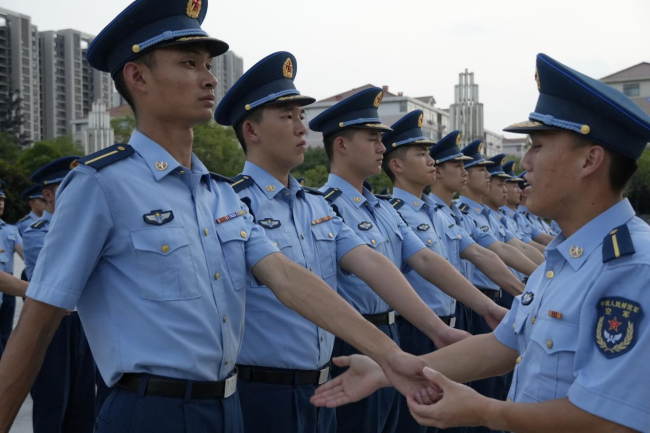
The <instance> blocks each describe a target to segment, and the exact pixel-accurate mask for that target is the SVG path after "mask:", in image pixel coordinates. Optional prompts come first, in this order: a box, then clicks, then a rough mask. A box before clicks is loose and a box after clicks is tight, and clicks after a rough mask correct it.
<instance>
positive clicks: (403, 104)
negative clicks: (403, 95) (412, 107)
mask: <svg viewBox="0 0 650 433" xmlns="http://www.w3.org/2000/svg"><path fill="white" fill-rule="evenodd" d="M407 108H408V104H407V102H406V101H399V111H400V113H405V112H406V110H407Z"/></svg>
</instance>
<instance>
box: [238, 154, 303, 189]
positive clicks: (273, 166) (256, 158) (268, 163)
mask: <svg viewBox="0 0 650 433" xmlns="http://www.w3.org/2000/svg"><path fill="white" fill-rule="evenodd" d="M249 153H250V152H249ZM247 160H248V161H250V162H252V163H253V164H255V165H256V166H258V167H259V168H261V169H263V170H264V171H266V172H267V173H269V174H270V175H271V176H273V178H274V179H275V180H277V181H278V182H280V183H281V184H282V185H284V186H285V187H287V188H288V187H289V172H290V171H291V169H292V168H295V167H287V166H286V165H285V164H282V163H281V162H279V161H276V160H274V159H272V158H270V157H269V156H268V155H256V154H249V155H248V157H247Z"/></svg>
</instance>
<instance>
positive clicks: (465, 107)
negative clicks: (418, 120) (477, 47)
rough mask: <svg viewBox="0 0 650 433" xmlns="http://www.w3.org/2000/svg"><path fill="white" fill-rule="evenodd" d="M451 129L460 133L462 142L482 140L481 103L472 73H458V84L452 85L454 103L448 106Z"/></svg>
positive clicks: (483, 132) (483, 137)
mask: <svg viewBox="0 0 650 433" xmlns="http://www.w3.org/2000/svg"><path fill="white" fill-rule="evenodd" d="M449 116H450V121H451V129H452V130H454V129H457V130H459V131H460V132H461V134H462V139H461V140H462V144H463V145H466V144H468V143H471V142H472V141H474V140H479V139H481V140H484V139H485V130H484V128H483V104H482V103H481V102H479V95H478V84H476V83H474V73H473V72H468V71H467V69H465V72H461V73H460V74H458V84H456V85H455V86H454V103H453V104H452V105H451V106H450V107H449Z"/></svg>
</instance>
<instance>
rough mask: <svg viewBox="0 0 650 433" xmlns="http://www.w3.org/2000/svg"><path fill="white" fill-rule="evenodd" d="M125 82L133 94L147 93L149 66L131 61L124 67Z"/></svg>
mask: <svg viewBox="0 0 650 433" xmlns="http://www.w3.org/2000/svg"><path fill="white" fill-rule="evenodd" d="M122 73H123V74H124V83H125V84H126V87H127V88H128V89H129V91H130V92H131V94H134V93H143V92H144V93H146V91H147V78H148V77H147V75H148V73H149V68H147V66H146V65H144V64H141V63H134V62H129V63H127V64H126V65H124V68H122Z"/></svg>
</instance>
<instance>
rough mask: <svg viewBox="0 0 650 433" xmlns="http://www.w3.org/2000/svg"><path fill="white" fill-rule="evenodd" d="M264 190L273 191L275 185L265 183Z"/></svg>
mask: <svg viewBox="0 0 650 433" xmlns="http://www.w3.org/2000/svg"><path fill="white" fill-rule="evenodd" d="M266 190H267V191H268V192H273V191H275V185H266Z"/></svg>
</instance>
